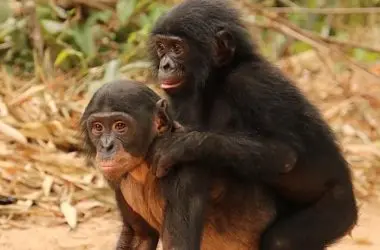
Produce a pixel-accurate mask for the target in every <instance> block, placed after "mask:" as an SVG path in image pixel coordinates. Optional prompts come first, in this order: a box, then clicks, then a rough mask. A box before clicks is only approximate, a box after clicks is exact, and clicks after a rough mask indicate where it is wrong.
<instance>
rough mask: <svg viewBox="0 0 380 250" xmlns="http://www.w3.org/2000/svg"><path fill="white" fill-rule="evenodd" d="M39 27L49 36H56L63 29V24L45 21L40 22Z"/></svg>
mask: <svg viewBox="0 0 380 250" xmlns="http://www.w3.org/2000/svg"><path fill="white" fill-rule="evenodd" d="M41 25H42V27H43V28H44V29H45V30H46V31H47V32H48V33H50V34H57V33H60V32H62V31H63V30H64V29H65V25H64V24H63V23H60V22H56V21H52V20H47V19H44V20H41Z"/></svg>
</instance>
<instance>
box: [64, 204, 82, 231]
mask: <svg viewBox="0 0 380 250" xmlns="http://www.w3.org/2000/svg"><path fill="white" fill-rule="evenodd" d="M60 209H61V212H62V214H63V216H65V219H66V222H67V224H69V226H70V227H71V228H72V229H74V228H76V226H77V222H78V220H77V210H76V209H75V207H73V206H72V205H71V204H70V203H68V202H67V201H63V202H62V203H61V206H60Z"/></svg>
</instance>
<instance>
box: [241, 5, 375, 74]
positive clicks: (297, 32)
mask: <svg viewBox="0 0 380 250" xmlns="http://www.w3.org/2000/svg"><path fill="white" fill-rule="evenodd" d="M242 4H243V5H244V7H245V8H246V9H250V10H251V11H252V12H254V13H256V14H258V15H261V16H264V17H266V18H267V19H269V20H270V23H269V24H268V25H269V27H270V28H272V29H275V30H277V31H278V32H280V33H282V34H284V35H286V36H291V37H294V38H296V39H298V40H300V41H303V42H305V43H307V44H309V45H310V46H312V47H313V48H314V49H317V50H318V51H320V52H323V53H324V54H325V55H328V54H329V53H330V54H331V52H334V53H336V54H337V55H339V56H340V57H341V58H343V59H344V60H345V61H347V62H348V63H349V66H350V67H351V69H358V70H361V71H364V72H366V73H367V74H369V75H370V76H372V77H374V78H375V79H376V80H379V79H380V77H379V76H378V75H376V74H374V73H373V72H370V71H368V70H367V69H366V68H364V67H363V66H361V65H360V64H358V63H357V62H355V61H354V60H352V59H351V58H350V57H348V56H347V55H345V54H344V53H343V52H342V51H341V50H339V49H336V48H332V47H329V46H328V45H329V44H328V43H327V42H325V39H326V38H324V37H321V36H320V35H316V34H315V33H313V32H310V31H307V30H303V29H301V28H299V27H298V26H296V25H294V24H293V23H291V22H290V21H288V20H286V19H284V18H282V17H280V16H279V15H278V14H276V13H269V12H266V11H265V10H263V9H261V8H256V7H255V6H252V5H251V4H249V3H247V2H246V1H244V0H243V1H242ZM248 22H250V23H251V24H253V25H256V26H262V25H257V23H256V22H252V21H248Z"/></svg>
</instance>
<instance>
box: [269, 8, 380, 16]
mask: <svg viewBox="0 0 380 250" xmlns="http://www.w3.org/2000/svg"><path fill="white" fill-rule="evenodd" d="M264 10H266V11H270V12H276V13H305V14H329V15H330V14H332V15H334V14H335V15H349V14H378V13H380V8H378V7H373V8H304V7H268V8H264Z"/></svg>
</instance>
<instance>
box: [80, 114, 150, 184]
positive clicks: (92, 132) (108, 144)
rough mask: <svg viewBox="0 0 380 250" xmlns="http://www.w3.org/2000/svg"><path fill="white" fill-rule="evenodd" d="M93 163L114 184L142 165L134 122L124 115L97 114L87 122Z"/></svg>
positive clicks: (135, 123) (141, 155) (91, 116)
mask: <svg viewBox="0 0 380 250" xmlns="http://www.w3.org/2000/svg"><path fill="white" fill-rule="evenodd" d="M87 131H88V135H89V139H90V141H91V143H92V144H93V145H94V146H95V148H96V161H97V164H98V166H99V167H100V169H101V171H102V172H103V174H104V176H105V177H106V179H108V180H111V181H116V180H118V179H120V178H121V177H122V176H123V175H125V174H126V173H128V172H130V171H132V170H133V169H134V168H136V167H139V166H140V165H141V164H142V163H143V152H139V150H138V149H137V147H136V145H139V144H140V143H139V141H138V140H139V138H138V137H137V136H136V134H137V132H138V127H137V122H136V120H135V119H134V118H133V117H132V116H130V115H129V114H127V113H123V112H99V113H94V114H92V115H90V116H89V118H88V119H87Z"/></svg>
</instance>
